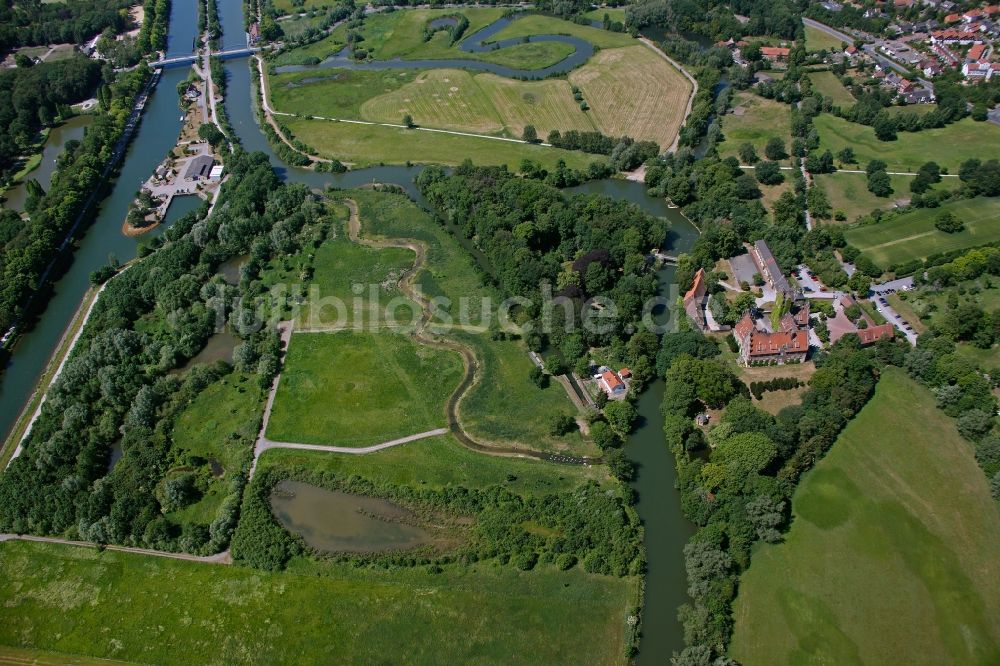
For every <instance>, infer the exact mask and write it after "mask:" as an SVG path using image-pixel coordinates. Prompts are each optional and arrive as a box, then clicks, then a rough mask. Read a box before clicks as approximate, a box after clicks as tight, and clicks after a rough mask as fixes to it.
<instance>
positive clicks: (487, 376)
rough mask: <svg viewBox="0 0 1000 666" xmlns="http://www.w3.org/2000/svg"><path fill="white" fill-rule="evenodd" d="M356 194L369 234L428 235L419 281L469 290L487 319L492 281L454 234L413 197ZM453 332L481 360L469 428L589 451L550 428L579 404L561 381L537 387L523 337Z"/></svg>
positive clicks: (491, 436)
mask: <svg viewBox="0 0 1000 666" xmlns="http://www.w3.org/2000/svg"><path fill="white" fill-rule="evenodd" d="M351 196H352V197H354V198H355V199H356V200H357V201H358V205H359V207H360V211H361V222H362V231H363V233H364V234H365V235H366V236H381V237H385V238H416V239H418V240H422V241H424V242H425V243H427V245H428V252H427V265H428V267H429V270H426V271H423V272H422V273H421V274H420V276H419V278H418V284H419V285H420V288H421V289H422V290H423V292H424V293H425V294H427V295H428V296H429V297H431V298H434V297H446V298H448V299H450V300H451V302H452V303H456V304H457V303H459V299H461V298H462V297H467V298H468V303H469V308H468V311H469V320H470V323H473V324H478V323H481V321H482V320H481V317H480V314H479V312H480V308H479V306H478V301H479V299H480V298H481V297H483V296H489V297H491V298H494V302H499V301H498V300H496V294H495V293H494V292H493V290H492V289H490V288H487V287H483V286H482V284H481V279H480V278H479V275H478V274H477V273H476V272H475V271H474V270H473V267H472V263H471V261H470V260H469V255H468V254H467V252H466V251H465V250H464V249H463V248H462V247H461V246H459V244H458V241H457V240H456V239H455V237H454V236H452V235H451V234H449V233H448V232H447V230H446V229H444V228H443V227H441V226H440V225H438V224H436V223H435V222H434V221H433V220H432V219H431V218H430V217H429V216H428V215H427V214H426V213H424V212H423V211H422V210H420V209H419V208H417V206H416V205H415V204H413V203H412V202H411V201H410V200H409V199H406V198H404V197H401V196H394V195H385V194H378V193H374V192H357V193H352V195H351ZM448 312H449V314H450V315H451V316H452V317H454V318H457V317H458V316H459V314H460V312H459V310H458V308H456V307H452V308H451V309H449V310H448ZM454 337H457V338H459V339H460V340H462V341H464V342H466V343H468V344H470V345H472V347H473V349H474V351H475V353H476V355H477V356H478V358H479V359H480V360H481V361H482V373H483V374H482V376H481V378H480V381H479V382H477V384H476V386H475V387H473V389H472V390H471V391H470V392H469V393H468V394H466V395H465V397H464V398H463V399H462V402H461V403H460V404H459V416H460V418H461V419H462V423H463V424H465V426H466V427H467V429H468V430H469V431H470V432H471V433H473V434H474V435H477V436H480V437H482V438H483V439H485V440H489V441H497V440H499V439H501V438H516V439H519V440H520V441H521V443H522V444H526V445H528V446H530V447H532V448H544V449H548V450H567V449H568V448H572V449H573V450H575V451H578V452H580V453H585V454H588V455H589V454H592V453H594V452H595V451H596V447H595V446H594V444H592V443H591V442H590V441H589V440H585V439H583V438H582V437H581V436H580V435H579V434H578V433H575V432H574V433H571V434H570V435H568V436H565V437H553V436H551V435H549V434H548V425H549V422H550V420H551V418H552V416H553V415H555V414H559V413H564V414H575V413H576V408H575V406H574V405H573V403H572V402H570V399H569V397H568V396H567V395H566V392H565V390H564V389H563V388H562V387H561V386H559V385H558V383H556V382H552V383H551V385H550V386H549V387H548V388H546V389H540V388H538V387H537V386H535V384H534V383H532V382H531V380H530V378H529V376H528V373H529V372H530V370H531V360H530V359H529V358H528V350H527V347H526V346H525V345H524V343H523V342H521V341H514V340H507V341H494V340H491V339H490V336H488V335H486V334H471V333H466V334H461V336H460V335H459V334H457V333H456V334H455V335H454Z"/></svg>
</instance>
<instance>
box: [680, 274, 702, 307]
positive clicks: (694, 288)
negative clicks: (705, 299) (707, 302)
mask: <svg viewBox="0 0 1000 666" xmlns="http://www.w3.org/2000/svg"><path fill="white" fill-rule="evenodd" d="M704 280H705V269H703V268H699V269H698V272H697V273H695V274H694V282H692V283H691V288H690V289H688V290H687V293H686V294H684V300H685V301H686V300H688V299H689V298H692V297H694V296H696V295H698V290H699V289H703V288H704V286H705V285H704Z"/></svg>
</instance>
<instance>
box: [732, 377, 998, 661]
mask: <svg viewBox="0 0 1000 666" xmlns="http://www.w3.org/2000/svg"><path fill="white" fill-rule="evenodd" d="M792 514H793V523H792V527H791V530H790V531H789V532H788V533H787V534H786V535H785V540H784V542H782V543H780V544H776V545H764V546H762V547H760V548H759V549H758V550H757V551H756V552H755V553H754V555H753V561H752V563H751V565H750V568H749V570H748V571H747V572H746V573H745V574H744V575H743V577H742V580H741V582H740V591H739V596H738V597H737V599H736V602H735V605H734V615H735V620H736V628H735V633H734V637H733V641H732V645H731V650H730V652H731V655H732V657H733V658H735V659H737V660H738V661H739V662H740V663H741V664H745V665H746V666H757V665H768V666H770V665H772V664H912V665H919V664H928V665H931V664H984V665H985V664H996V663H998V662H1000V559H998V558H997V557H996V553H997V552H1000V511H998V508H997V504H996V502H995V501H994V500H993V499H992V498H991V496H990V491H989V488H988V486H987V483H986V477H985V476H984V474H983V472H982V470H981V469H980V468H979V467H978V465H977V464H976V461H975V459H974V458H973V453H972V446H971V444H969V443H968V442H967V441H965V440H964V439H962V438H961V437H960V436H959V434H958V431H957V430H956V428H955V425H954V422H953V421H952V420H951V419H950V418H949V417H947V416H945V415H944V413H943V412H941V411H939V410H937V409H936V407H935V405H934V397H933V396H932V395H931V393H930V391H928V390H927V389H925V388H923V387H922V386H920V385H918V384H917V383H916V382H914V381H913V380H912V379H910V378H909V377H908V376H907V375H906V374H905V372H904V371H902V370H900V369H897V368H887V369H886V370H885V372H884V374H883V376H882V379H881V380H880V381H879V384H878V387H877V390H876V393H875V396H874V397H873V398H872V400H871V402H869V404H868V405H867V406H865V407H864V409H863V410H862V411H861V412H860V413H859V414H858V416H857V417H856V418H855V419H854V420H853V421H852V422H851V423H850V424H848V426H847V428H846V429H845V430H844V431H843V432H842V433H841V435H840V437H839V438H838V440H837V442H836V443H835V444H834V445H833V448H832V449H831V450H830V452H829V453H828V454H827V455H826V457H825V458H824V459H823V460H821V461H820V462H819V463H818V464H817V465H816V468H815V469H814V470H812V471H811V472H808V473H807V474H806V475H805V476H804V477H803V479H802V483H801V485H800V486H799V488H798V489H797V490H796V493H795V496H794V497H793V500H792Z"/></svg>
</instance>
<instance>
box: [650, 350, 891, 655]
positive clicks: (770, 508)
mask: <svg viewBox="0 0 1000 666" xmlns="http://www.w3.org/2000/svg"><path fill="white" fill-rule="evenodd" d="M676 337H682V338H683V339H684V340H685V342H684V343H683V344H680V345H678V344H677V342H676V341H675V340H674V338H676ZM701 337H703V336H701V333H698V332H695V331H681V332H678V333H670V334H667V335H666V336H664V341H663V342H664V347H665V348H670V349H672V350H674V354H672V361H671V362H670V365H669V367H668V369H667V371H666V387H665V392H664V398H663V405H662V409H663V413H664V416H665V424H664V434H665V437H666V443H667V446H668V447H669V448H670V451H671V453H673V455H674V459H675V461H676V465H677V474H678V487H679V489H680V492H681V506H682V508H683V511H684V514H685V515H686V516H687V517H688V519H689V520H691V521H692V522H694V523H695V524H696V525H698V530H697V532H696V533H695V535H694V536H693V537H692V538H691V539H690V541H689V542H688V544H687V545H686V546H685V548H684V556H685V563H686V569H687V579H688V593H689V595H690V597H691V601H690V602H688V603H686V604H684V605H683V606H682V607H681V610H680V619H681V622H682V623H683V625H684V638H685V645H686V647H685V648H684V650H683V651H682V652H681V653H680V654H675V655H674V662H673V663H675V664H683V665H691V666H693V665H695V664H711V663H728V662H725V655H726V652H727V648H728V645H729V640H730V638H731V635H732V629H733V617H732V607H731V604H732V600H733V599H734V598H735V595H736V589H737V587H738V583H739V575H740V573H741V572H742V571H744V570H745V569H746V568H747V566H749V564H750V557H751V551H752V547H753V545H754V544H755V543H756V542H758V541H767V542H775V541H779V540H780V539H781V534H782V531H783V529H784V528H785V527H786V525H787V521H788V517H789V507H790V500H791V496H792V493H793V492H794V489H795V486H796V484H797V483H798V480H799V478H800V477H801V475H802V473H803V472H805V471H806V470H808V469H809V468H811V467H812V466H813V465H814V464H815V463H816V462H817V461H818V460H819V458H821V457H822V456H823V454H824V453H825V452H826V451H827V450H828V449H829V447H830V446H831V445H832V444H833V442H834V440H835V439H836V437H837V435H838V434H839V433H840V431H841V430H842V429H843V428H844V427H845V426H846V424H847V423H848V422H849V421H850V419H851V418H853V416H854V415H855V414H856V413H857V412H858V411H859V410H860V409H861V407H863V406H864V404H865V403H866V402H867V401H868V399H869V397H870V396H871V395H872V393H873V392H874V389H875V383H876V379H877V377H878V372H879V368H880V367H882V366H884V365H885V364H886V363H896V364H898V363H901V362H902V359H903V357H904V354H905V351H904V350H903V347H902V343H898V342H892V341H888V340H886V341H882V342H879V343H878V344H877V345H875V346H873V347H871V348H868V349H861V348H860V346H859V342H858V340H857V338H856V337H855V336H845V338H844V339H842V340H840V341H838V342H837V344H835V345H834V346H833V347H832V348H831V349H830V351H829V352H822V353H820V354H819V355H818V356H817V357H816V358H815V360H816V367H817V370H816V373H815V374H814V375H813V377H812V379H811V380H810V382H809V388H808V390H806V391H805V393H804V394H803V396H802V401H801V404H798V405H793V406H790V407H786V408H785V409H783V410H781V411H780V412H779V413H778V414H777V416H771V415H770V414H768V413H767V412H764V411H762V410H760V409H758V408H757V407H755V406H754V405H753V403H752V402H751V401H750V399H749V396H748V395H747V394H748V391H747V388H746V386H745V385H744V384H743V383H742V382H740V381H739V379H738V378H737V377H736V376H735V375H733V374H732V371H731V370H730V369H729V368H728V367H727V366H726V365H725V364H724V363H722V362H720V361H718V360H717V359H716V355H717V354H718V350H717V349H714V350H713V349H712V346H714V344H715V343H713V342H711V341H706V340H700V339H699V338H701ZM678 352H679V353H678ZM706 407H709V408H713V409H720V408H721V409H722V410H723V413H722V417H721V420H720V423H719V424H718V425H716V426H714V427H712V428H711V429H708V430H707V431H706V430H703V429H701V428H699V427H698V426H696V425H695V421H694V416H695V414H696V413H698V412H699V411H701V410H703V409H704V408H706ZM707 447H710V448H709V452H708V454H707V456H705V455H701V453H700V452H702V451H703V450H705V449H706V448H707ZM715 659H722V660H723V661H722V662H714V661H713V660H715Z"/></svg>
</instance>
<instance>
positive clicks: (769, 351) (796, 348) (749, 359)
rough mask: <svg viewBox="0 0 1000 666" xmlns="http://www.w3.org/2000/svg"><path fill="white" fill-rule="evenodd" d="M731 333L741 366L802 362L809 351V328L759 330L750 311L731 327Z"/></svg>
mask: <svg viewBox="0 0 1000 666" xmlns="http://www.w3.org/2000/svg"><path fill="white" fill-rule="evenodd" d="M733 335H734V336H735V338H736V343H737V344H738V345H739V348H740V354H739V361H740V363H742V364H743V365H750V364H752V363H762V362H763V363H777V364H779V365H781V364H784V363H789V362H802V361H805V360H806V356H807V355H808V353H809V333H808V331H801V330H792V331H775V332H770V331H765V330H761V329H759V328H757V324H756V322H754V320H753V318H752V317H751V316H750V313H749V312H748V313H746V314H744V315H743V318H742V319H740V321H739V322H737V324H736V326H734V327H733Z"/></svg>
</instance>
